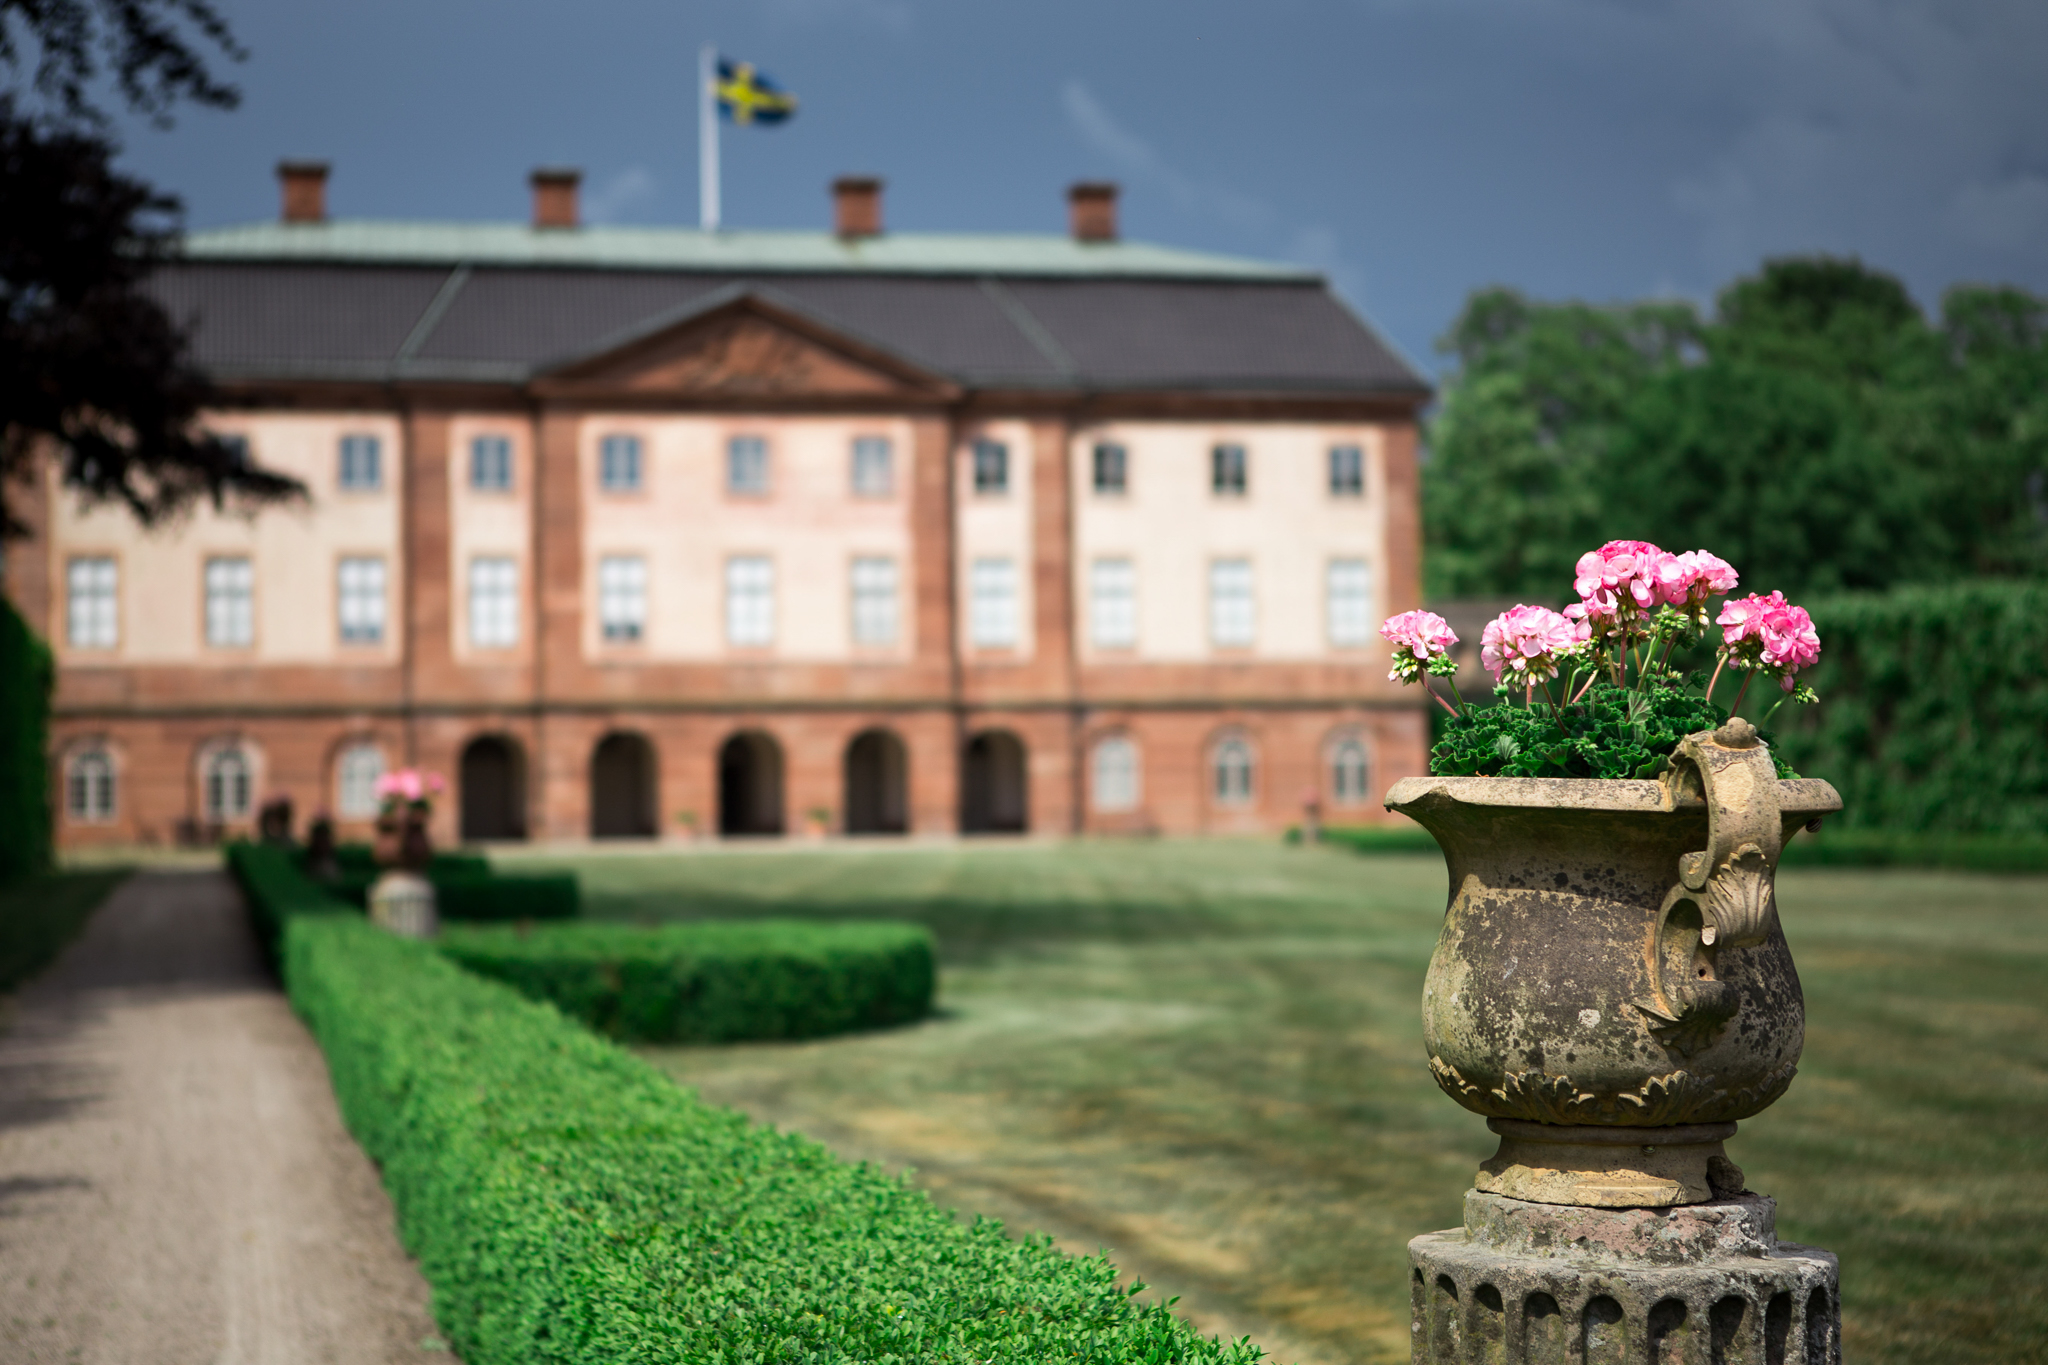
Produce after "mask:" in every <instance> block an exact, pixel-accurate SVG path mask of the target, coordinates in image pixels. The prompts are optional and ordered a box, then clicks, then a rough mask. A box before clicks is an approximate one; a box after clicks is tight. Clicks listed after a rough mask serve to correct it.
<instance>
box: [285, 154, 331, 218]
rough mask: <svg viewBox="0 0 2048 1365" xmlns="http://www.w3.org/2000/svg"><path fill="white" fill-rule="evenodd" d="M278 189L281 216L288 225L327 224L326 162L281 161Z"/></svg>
mask: <svg viewBox="0 0 2048 1365" xmlns="http://www.w3.org/2000/svg"><path fill="white" fill-rule="evenodd" d="M277 188H278V192H279V195H280V197H281V198H282V200H283V211H282V213H281V215H280V216H281V217H282V218H283V219H284V221H285V222H287V223H324V222H326V221H327V163H326V162H324V161H280V162H278V163H277Z"/></svg>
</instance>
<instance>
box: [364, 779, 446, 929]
mask: <svg viewBox="0 0 2048 1365" xmlns="http://www.w3.org/2000/svg"><path fill="white" fill-rule="evenodd" d="M371 856H373V857H374V858H376V860H377V864H378V866H380V867H382V868H383V869H384V871H383V872H381V873H380V874H378V877H377V880H376V881H375V882H374V883H372V884H371V886H370V892H369V895H368V897H367V898H366V908H367V909H368V910H369V912H370V922H371V923H372V924H377V925H381V926H383V927H384V928H386V929H389V930H390V931H391V932H392V933H394V934H398V935H401V936H403V937H405V938H432V937H433V936H434V935H435V934H437V933H439V932H440V929H441V918H440V914H439V911H438V908H437V906H436V903H435V897H434V884H433V883H432V882H430V881H428V880H427V878H426V870H427V867H428V865H429V864H430V863H432V862H433V859H434V847H433V844H432V843H431V842H430V841H429V840H428V838H427V816H426V812H425V811H423V810H417V809H406V808H401V809H398V810H394V811H387V812H386V813H385V814H383V815H381V816H379V817H378V819H377V838H376V841H375V842H374V843H373V844H372V845H371Z"/></svg>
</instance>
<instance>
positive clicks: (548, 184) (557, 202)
mask: <svg viewBox="0 0 2048 1365" xmlns="http://www.w3.org/2000/svg"><path fill="white" fill-rule="evenodd" d="M529 178H530V179H531V180H532V182H533V225H534V226H535V227H537V228H572V227H578V226H580V225H581V224H580V223H579V222H578V220H577V213H576V187H577V186H578V185H581V184H582V183H583V172H581V171H579V170H577V169H575V168H574V167H572V166H542V167H540V168H539V169H538V170H536V171H535V172H534V173H533V175H532V176H531V177H529Z"/></svg>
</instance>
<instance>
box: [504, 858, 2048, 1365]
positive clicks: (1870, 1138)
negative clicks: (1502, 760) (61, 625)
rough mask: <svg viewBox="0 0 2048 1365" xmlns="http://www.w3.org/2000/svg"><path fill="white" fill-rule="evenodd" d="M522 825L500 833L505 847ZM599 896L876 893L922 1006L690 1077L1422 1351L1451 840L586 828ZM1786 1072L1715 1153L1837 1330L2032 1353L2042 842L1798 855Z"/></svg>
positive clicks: (825, 1134) (2038, 1341) (1295, 1328)
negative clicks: (1430, 1051) (828, 836)
mask: <svg viewBox="0 0 2048 1365" xmlns="http://www.w3.org/2000/svg"><path fill="white" fill-rule="evenodd" d="M524 861H526V860H525V859H522V862H524ZM563 865H568V866H573V867H574V868H575V869H576V870H577V871H578V872H580V873H581V874H582V875H583V878H584V886H585V897H586V905H587V907H588V913H589V914H591V915H592V916H595V917H601V918H615V919H626V920H669V919H687V918H698V917H708V916H730V915H769V914H773V915H815V916H819V917H823V918H832V917H860V918H868V917H874V916H897V917H901V918H905V919H910V920H916V921H919V922H921V923H924V924H927V925H930V926H931V927H932V929H933V930H934V931H935V932H936V933H937V935H938V938H939V942H940V945H941V952H942V955H943V960H944V965H943V968H942V979H941V986H940V996H941V1014H940V1016H939V1017H938V1018H936V1019H934V1020H932V1021H930V1022H929V1023H926V1024H922V1025H918V1026H915V1027H911V1028H906V1029H900V1030H895V1031H891V1032H887V1033H876V1034H868V1035H862V1036H855V1037H850V1038H840V1039H833V1040H826V1041H820V1042H812V1043H801V1044H787V1045H784V1044H754V1045H745V1046H739V1047H725V1048H676V1049H655V1050H650V1051H649V1052H648V1054H647V1055H648V1056H650V1057H651V1058H653V1059H654V1060H655V1061H657V1062H658V1063H659V1064H661V1065H663V1066H664V1067H666V1068H667V1069H668V1070H669V1071H670V1072H671V1073H672V1074H674V1075H675V1076H676V1077H677V1078H678V1079H679V1080H681V1081H683V1082H684V1083H686V1084H689V1085H691V1086H694V1087H696V1088H697V1089H698V1090H700V1091H701V1092H702V1093H703V1094H704V1095H705V1096H706V1097H707V1098H709V1099H711V1100H714V1101H717V1102H720V1103H725V1104H730V1105H733V1106H735V1107H737V1108H740V1109H742V1110H745V1111H747V1112H748V1113H751V1114H753V1115H754V1116H756V1117H757V1118H760V1119H762V1120H765V1121H768V1122H772V1123H775V1124H777V1125H779V1126H782V1127H786V1128H792V1129H795V1130H797V1131H801V1132H805V1133H808V1134H810V1135H812V1136H814V1137H816V1138H818V1139H819V1140H820V1141H823V1142H825V1143H827V1144H829V1145H831V1146H833V1147H834V1148H836V1149H837V1150H839V1151H841V1152H842V1153H844V1154H845V1155H848V1156H850V1157H856V1158H862V1159H871V1160H876V1161H880V1162H882V1163H884V1164H886V1165H889V1166H891V1167H892V1168H904V1167H908V1168H914V1169H915V1172H916V1175H915V1178H916V1179H917V1180H918V1182H919V1183H920V1184H921V1185H923V1186H924V1187H926V1188H927V1189H929V1190H931V1191H932V1193H933V1194H934V1196H935V1197H937V1198H938V1199H939V1200H940V1201H941V1202H944V1203H946V1204H949V1205H952V1206H954V1207H957V1208H960V1209H963V1210H967V1211H973V1212H981V1213H987V1214H989V1215H992V1216H995V1217H1000V1218H1002V1219H1004V1221H1005V1222H1007V1223H1009V1224H1010V1225H1011V1226H1012V1227H1013V1229H1016V1230H1019V1231H1022V1230H1026V1229H1041V1230H1044V1231H1048V1232H1051V1233H1053V1234H1054V1235H1055V1236H1056V1237H1058V1238H1059V1239H1060V1240H1061V1242H1062V1243H1063V1244H1064V1245H1067V1246H1070V1247H1072V1248H1075V1249H1079V1250H1091V1251H1092V1250H1094V1249H1096V1248H1097V1247H1107V1248H1108V1249H1109V1250H1110V1251H1111V1253H1112V1254H1113V1255H1114V1257H1115V1259H1116V1260H1117V1262H1118V1264H1119V1265H1121V1266H1123V1267H1124V1268H1125V1269H1127V1270H1129V1271H1132V1272H1134V1273H1136V1274H1137V1275H1139V1276H1141V1277H1142V1278H1143V1279H1145V1280H1146V1281H1147V1282H1148V1283H1150V1284H1151V1285H1153V1286H1154V1288H1155V1291H1156V1292H1161V1293H1171V1294H1178V1295H1180V1296H1181V1297H1182V1303H1181V1308H1182V1309H1183V1310H1184V1311H1186V1312H1187V1313H1188V1315H1189V1316H1190V1317H1191V1318H1193V1319H1194V1320H1195V1321H1196V1322H1197V1323H1198V1324H1200V1325H1202V1326H1203V1327H1204V1328H1205V1329H1206V1330H1210V1331H1220V1332H1229V1333H1232V1334H1242V1333H1250V1334H1251V1335H1252V1336H1253V1338H1254V1339H1255V1340H1257V1341H1259V1342H1260V1343H1261V1344H1262V1345H1264V1346H1266V1347H1267V1348H1268V1349H1269V1350H1271V1351H1272V1352H1273V1353H1274V1354H1275V1355H1276V1356H1277V1357H1278V1358H1279V1359H1281V1360H1283V1361H1284V1360H1301V1361H1313V1362H1323V1361H1330V1362H1335V1361H1390V1362H1391V1361H1400V1360H1405V1359H1406V1358H1407V1355H1408V1320H1407V1311H1406V1293H1405V1289H1404V1274H1405V1260H1404V1246H1405V1243H1406V1242H1407V1239H1408V1238H1409V1237H1411V1236H1413V1235H1415V1234H1416V1233H1418V1232H1423V1231H1428V1230H1431V1229H1435V1228H1443V1227H1450V1226H1453V1225H1454V1224H1456V1223H1457V1221H1458V1219H1459V1201H1460V1198H1461V1196H1462V1194H1463V1192H1464V1190H1465V1188H1466V1187H1467V1186H1468V1185H1469V1184H1470V1183H1471V1177H1472V1171H1473V1167H1474V1166H1475V1165H1476V1164H1477V1163H1478V1162H1479V1161H1480V1160H1481V1159H1482V1158H1484V1157H1485V1156H1486V1155H1487V1154H1489V1153H1490V1152H1491V1150H1492V1147H1493V1140H1492V1138H1491V1136H1490V1135H1489V1134H1488V1133H1487V1132H1486V1130H1485V1126H1484V1123H1483V1121H1482V1120H1481V1119H1479V1118H1478V1117H1477V1116H1475V1115H1471V1114H1468V1113H1466V1112H1465V1111H1463V1110H1462V1109H1460V1108H1458V1107H1457V1106H1456V1105H1454V1104H1453V1103H1452V1102H1451V1101H1450V1100H1448V1099H1446V1098H1444V1096H1443V1095H1442V1094H1440V1093H1439V1092H1438V1090H1437V1088H1436V1086H1435V1085H1434V1084H1433V1083H1432V1082H1431V1080H1430V1078H1429V1074H1428V1071H1427V1069H1426V1066H1425V1064H1424V1060H1423V1057H1422V1047H1421V1029H1420V1023H1419V1019H1418V1013H1417V1011H1418V1002H1419V999H1420V994H1421V985H1422V974H1423V970H1424V967H1425V965H1426V964H1427V962H1428V959H1429V953H1430V950H1431V947H1432V946H1433V944H1434V942H1435V937H1436V930H1437V925H1438V923H1439V921H1440V919H1441V916H1442V911H1443V903H1444V889H1445V888H1444V872H1443V868H1442V864H1441V862H1439V861H1438V860H1436V859H1434V858H1430V857H1416V856H1380V857H1358V856H1356V855H1353V854H1348V853H1343V852H1338V851H1333V850H1328V849H1290V848H1284V847H1279V846H1275V845H1271V844H1262V843H1246V842H1229V841H1215V842H1177V841H1166V842H1156V843H1108V842H1102V843H1078V844H1066V845H1046V844H1007V845H1006V844H984V845H962V846H957V847H942V848H906V847H897V848H890V847H887V846H876V847H858V848H856V847H834V848H831V849H827V850H808V849H801V850H789V851H768V850H761V851H756V850H746V851H738V852H723V851H721V852H714V853H703V854H697V853H690V854H680V855H673V856H670V855H658V854H657V855H631V856H593V857H588V858H580V859H574V860H570V861H568V862H566V863H564V864H563ZM1780 902H1781V905H1782V907H1783V911H1784V921H1785V926H1786V932H1787V934H1788V936H1789V937H1790V939H1791V942H1792V947H1793V952H1794V954H1795V956H1796V958H1797V960H1798V962H1799V967H1800V971H1801V974H1802V976H1803V977H1804V979H1805V983H1806V993H1807V1009H1808V1028H1807V1042H1806V1054H1805V1059H1804V1061H1803V1062H1802V1064H1801V1070H1800V1078H1799V1080H1798V1081H1797V1082H1796V1083H1795V1084H1794V1085H1793V1088H1792V1091H1791V1093H1790V1094H1789V1095H1788V1096H1787V1097H1786V1098H1785V1099H1783V1100H1782V1101H1780V1102H1779V1103H1778V1104H1777V1105H1776V1106H1774V1107H1773V1108H1772V1109H1771V1110H1769V1111H1768V1112H1767V1113H1765V1114H1764V1115H1762V1116H1760V1117H1759V1118H1757V1119H1754V1120H1751V1121H1750V1122H1748V1123H1746V1124H1744V1125H1743V1131H1742V1133H1741V1135H1740V1136H1739V1137H1738V1138H1737V1139H1736V1140H1735V1142H1734V1144H1733V1145H1732V1148H1731V1152H1732V1154H1733V1155H1734V1156H1735V1157H1736V1159H1737V1161H1738V1162H1740V1164H1741V1165H1742V1166H1743V1167H1744V1169H1745V1170H1746V1171H1747V1172H1748V1175H1749V1183H1750V1186H1751V1188H1753V1189H1758V1190H1762V1191H1764V1192H1766V1193H1769V1194H1773V1195H1776V1196H1777V1197H1778V1199H1779V1200H1780V1205H1781V1219H1780V1226H1781V1229H1782V1231H1783V1232H1784V1235H1785V1236H1787V1237H1788V1238H1791V1239H1795V1240H1800V1241H1806V1242H1811V1243H1814V1244H1817V1245H1820V1246H1824V1247H1828V1248H1830V1249H1831V1250H1834V1251H1836V1252H1837V1253H1839V1254H1840V1255H1841V1257H1842V1263H1843V1303H1844V1317H1845V1337H1846V1341H1845V1347H1846V1351H1847V1357H1848V1358H1849V1359H1851V1360H1854V1361H1865V1362H1908V1361H1912V1362H1920V1361H1926V1362H1935V1361H1940V1362H1955V1361H1987V1362H1988V1361H1999V1362H2011V1361H2048V879H2043V878H2038V877H2036V878H2020V877H2006V878H2000V877H1983V876H1972V875H1968V874H1953V873H1915V872H1902V871H1898V870H1883V871H1877V870H1873V871H1867V872H1866V871H1851V870H1839V871H1838V870H1832V869H1828V870H1795V871H1788V872H1787V873H1786V874H1785V875H1784V876H1783V877H1782V878H1781V879H1780Z"/></svg>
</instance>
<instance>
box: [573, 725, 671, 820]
mask: <svg viewBox="0 0 2048 1365" xmlns="http://www.w3.org/2000/svg"><path fill="white" fill-rule="evenodd" d="M657 789H658V783H657V781H656V772H655V757H654V746H653V745H652V744H649V743H648V742H647V737H646V736H645V735H636V734H631V733H628V732H625V731H615V732H614V733H612V734H609V735H606V736H605V737H604V738H603V739H602V740H599V741H598V745H597V748H596V749H595V750H593V751H592V752H591V755H590V837H591V838H593V839H652V838H653V837H654V836H655V833H656V832H657V831H658V830H659V828H660V826H659V824H658V823H657V821H656V818H655V810H654V804H655V792H656V790H657Z"/></svg>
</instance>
